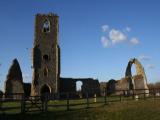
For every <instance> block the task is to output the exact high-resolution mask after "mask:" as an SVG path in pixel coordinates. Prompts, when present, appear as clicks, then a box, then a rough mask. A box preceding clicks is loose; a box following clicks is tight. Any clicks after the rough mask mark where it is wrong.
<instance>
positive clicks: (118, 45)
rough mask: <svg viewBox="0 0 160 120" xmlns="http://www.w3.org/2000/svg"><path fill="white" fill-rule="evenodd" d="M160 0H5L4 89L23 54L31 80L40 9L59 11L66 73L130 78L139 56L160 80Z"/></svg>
mask: <svg viewBox="0 0 160 120" xmlns="http://www.w3.org/2000/svg"><path fill="white" fill-rule="evenodd" d="M159 11H160V1H159V0H67V1H66V0H12V1H11V0H3V1H2V0H1V1H0V15H1V19H0V26H1V27H0V88H1V89H3V83H4V80H5V79H6V74H7V72H8V69H9V66H10V65H11V62H12V60H13V59H14V58H17V59H18V61H19V63H20V66H21V69H22V72H23V76H24V78H23V79H24V82H31V78H32V69H31V65H32V62H31V50H32V46H33V39H34V18H35V14H36V13H49V12H54V13H57V14H58V15H59V16H60V18H59V26H60V31H59V43H60V47H61V76H62V77H93V78H98V79H99V80H100V81H107V80H109V79H111V78H113V79H120V78H122V77H124V74H125V69H126V66H127V62H128V61H129V59H130V58H133V57H136V58H138V59H139V60H140V62H141V63H142V65H143V66H144V68H145V70H146V75H147V78H148V81H149V82H158V81H160V76H159V75H160V65H159V64H160V55H159V51H160V47H159V45H160V36H159V35H160V29H159V28H160V23H159V22H160V14H159Z"/></svg>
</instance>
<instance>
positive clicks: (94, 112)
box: [0, 99, 160, 120]
mask: <svg viewBox="0 0 160 120" xmlns="http://www.w3.org/2000/svg"><path fill="white" fill-rule="evenodd" d="M82 101H83V100H82ZM62 102H64V101H62ZM50 104H53V103H52V102H51V103H50ZM54 104H58V103H54ZM95 105H96V104H95ZM98 106H99V107H98ZM98 106H97V107H94V108H89V109H85V107H83V108H82V109H71V110H70V111H66V109H56V108H49V112H47V113H42V112H37V113H26V114H15V113H9V114H0V120H160V100H158V99H157V100H152V99H148V100H139V101H123V102H114V103H109V104H108V105H103V104H101V105H98Z"/></svg>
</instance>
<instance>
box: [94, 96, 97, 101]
mask: <svg viewBox="0 0 160 120" xmlns="http://www.w3.org/2000/svg"><path fill="white" fill-rule="evenodd" d="M94 102H95V103H96V102H97V95H96V94H94Z"/></svg>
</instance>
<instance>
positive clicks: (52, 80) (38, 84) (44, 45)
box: [5, 13, 148, 96]
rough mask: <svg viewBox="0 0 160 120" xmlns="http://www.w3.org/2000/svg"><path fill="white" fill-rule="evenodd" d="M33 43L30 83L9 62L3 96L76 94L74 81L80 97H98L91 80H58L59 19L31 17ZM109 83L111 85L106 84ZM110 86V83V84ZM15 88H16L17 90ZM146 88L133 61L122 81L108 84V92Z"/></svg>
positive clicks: (97, 87) (141, 70)
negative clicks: (16, 94) (33, 26)
mask: <svg viewBox="0 0 160 120" xmlns="http://www.w3.org/2000/svg"><path fill="white" fill-rule="evenodd" d="M34 30H35V31H34V43H33V49H32V65H33V66H32V71H33V75H32V83H31V84H26V83H23V78H22V72H21V69H20V65H19V63H18V60H17V59H15V60H13V64H12V65H11V67H10V69H9V72H8V75H7V79H6V81H5V94H6V96H11V95H12V94H13V93H25V95H28V96H29V95H32V96H39V95H42V94H44V93H64V92H76V91H77V90H76V82H77V81H81V82H82V86H81V91H80V92H81V96H85V94H86V92H88V94H89V95H90V96H93V95H95V94H96V95H100V92H101V91H100V83H99V81H98V80H97V79H93V78H62V77H61V76H60V72H61V69H60V67H61V63H60V60H61V55H60V46H59V37H58V34H59V17H58V15H56V14H53V13H49V14H37V15H36V16H35V29H34ZM132 64H135V65H136V68H137V75H136V76H132V74H131V66H132ZM110 83H111V84H110ZM113 83H114V84H113ZM17 86H18V87H17ZM112 89H114V90H124V89H126V90H132V89H148V87H147V78H146V75H145V72H144V68H143V67H142V65H141V64H140V62H139V61H138V60H137V59H132V60H130V61H129V63H128V66H127V69H126V74H125V78H122V79H121V80H117V81H116V82H114V80H112V81H109V82H108V89H107V90H108V91H112Z"/></svg>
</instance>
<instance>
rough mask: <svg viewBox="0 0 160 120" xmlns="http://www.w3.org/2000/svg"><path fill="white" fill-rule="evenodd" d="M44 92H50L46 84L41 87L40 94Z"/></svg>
mask: <svg viewBox="0 0 160 120" xmlns="http://www.w3.org/2000/svg"><path fill="white" fill-rule="evenodd" d="M45 93H51V89H50V87H49V86H48V85H46V84H45V85H43V86H42V87H41V95H43V94H45Z"/></svg>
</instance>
